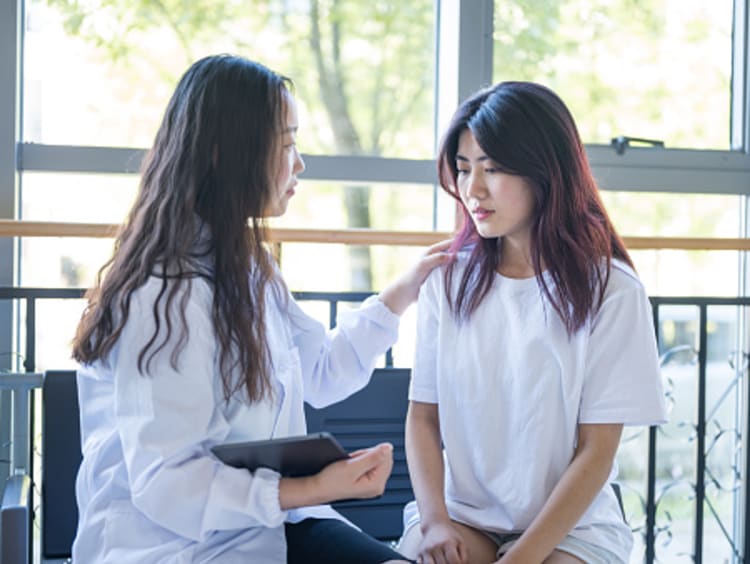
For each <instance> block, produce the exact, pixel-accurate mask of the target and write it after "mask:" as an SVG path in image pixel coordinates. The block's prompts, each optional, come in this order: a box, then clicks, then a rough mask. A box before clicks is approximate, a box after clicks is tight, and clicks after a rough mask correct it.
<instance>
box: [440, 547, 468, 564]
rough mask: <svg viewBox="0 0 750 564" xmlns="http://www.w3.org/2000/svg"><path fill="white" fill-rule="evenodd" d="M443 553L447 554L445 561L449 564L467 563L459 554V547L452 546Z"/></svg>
mask: <svg viewBox="0 0 750 564" xmlns="http://www.w3.org/2000/svg"><path fill="white" fill-rule="evenodd" d="M443 552H444V553H445V560H446V561H447V562H449V564H464V562H465V561H464V559H463V558H462V557H461V555H460V554H459V552H458V546H456V545H454V544H450V545H448V546H446V547H445V548H444V549H443Z"/></svg>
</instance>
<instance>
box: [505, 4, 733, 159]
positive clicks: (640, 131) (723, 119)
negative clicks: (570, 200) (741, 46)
mask: <svg viewBox="0 0 750 564" xmlns="http://www.w3.org/2000/svg"><path fill="white" fill-rule="evenodd" d="M733 6H734V3H733V2H732V0H719V1H716V2H710V3H709V2H704V1H703V0H644V1H634V0H585V1H584V0H563V1H557V0H543V1H536V0H495V31H494V66H493V78H494V80H496V81H499V80H533V81H536V82H541V83H543V84H546V85H548V86H550V87H551V88H552V89H553V90H555V91H556V92H557V93H558V94H560V95H561V97H562V98H563V99H564V100H565V101H566V103H567V104H568V106H569V107H570V109H571V111H572V113H573V115H574V116H575V117H576V120H577V122H578V126H579V128H580V131H581V137H582V138H583V139H584V141H585V142H587V143H601V144H609V143H610V140H611V139H612V138H613V137H617V136H620V135H625V136H631V137H641V138H649V139H655V140H660V141H663V142H664V143H665V146H666V147H672V148H675V147H678V148H688V147H689V148H695V149H722V150H727V149H730V148H737V147H730V134H731V132H730V108H731V80H732V32H733V9H734V8H733Z"/></svg>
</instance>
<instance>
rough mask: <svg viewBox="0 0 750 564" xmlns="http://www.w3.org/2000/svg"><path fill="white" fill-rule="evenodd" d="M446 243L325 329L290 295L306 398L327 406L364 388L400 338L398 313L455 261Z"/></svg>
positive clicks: (292, 322)
mask: <svg viewBox="0 0 750 564" xmlns="http://www.w3.org/2000/svg"><path fill="white" fill-rule="evenodd" d="M447 246H448V242H443V243H439V244H437V245H433V246H432V247H430V248H429V249H428V251H427V253H426V254H425V255H424V256H423V257H422V259H420V260H419V262H418V263H417V264H416V265H415V266H414V267H412V268H411V269H409V271H407V272H406V273H405V274H404V275H403V276H402V277H400V278H399V279H398V280H396V281H395V282H394V283H393V284H391V285H389V286H388V287H387V288H385V289H384V290H383V292H381V294H380V295H379V296H372V297H370V298H368V299H367V300H366V301H365V302H364V303H363V304H362V306H361V307H360V308H359V309H356V310H353V311H344V312H342V313H341V314H340V315H339V317H338V320H337V321H338V322H337V326H336V328H335V329H333V330H331V331H326V330H325V328H324V327H323V325H322V324H320V323H319V322H318V321H316V320H314V319H312V318H310V317H309V316H307V315H306V314H305V313H304V312H303V311H302V309H301V308H300V307H299V306H298V305H297V304H296V303H295V302H294V300H293V299H292V298H291V296H290V297H289V306H288V313H289V319H290V327H291V329H292V339H293V341H294V345H295V346H296V347H297V349H298V351H299V355H300V360H301V368H302V376H303V381H304V388H305V401H307V402H308V403H309V404H310V405H312V406H313V407H323V406H326V405H329V404H331V403H334V402H336V401H340V400H342V399H344V398H346V397H348V396H349V395H351V394H352V393H354V392H356V391H357V390H359V389H361V388H362V387H363V386H365V385H366V384H367V382H368V380H369V378H370V374H371V373H372V370H373V368H374V367H375V362H376V361H377V359H378V357H379V356H380V355H382V354H384V353H385V351H387V350H388V348H389V347H391V346H392V345H393V344H394V343H395V342H396V339H397V338H398V326H399V317H398V316H399V315H400V314H401V313H403V311H404V310H405V309H406V307H407V306H408V305H409V304H411V303H412V302H413V301H414V300H415V299H416V298H417V294H418V292H419V288H420V286H421V285H422V283H423V282H424V280H425V278H426V277H427V276H428V274H429V273H430V272H431V271H432V270H433V269H434V268H435V267H437V266H438V265H440V264H444V263H445V262H447V261H448V260H450V259H451V256H452V255H448V254H447V253H445V252H443V251H444V250H445V249H446V248H447Z"/></svg>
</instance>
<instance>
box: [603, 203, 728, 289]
mask: <svg viewBox="0 0 750 564" xmlns="http://www.w3.org/2000/svg"><path fill="white" fill-rule="evenodd" d="M601 196H602V199H603V200H604V204H605V206H606V207H607V210H608V212H609V214H610V216H611V219H612V222H613V223H614V224H615V227H616V228H617V231H618V232H619V233H620V235H622V236H623V237H626V236H640V237H706V238H711V237H739V236H740V212H739V210H740V208H741V201H740V198H739V196H720V195H703V194H655V193H647V192H615V191H609V190H604V191H602V192H601ZM630 255H631V258H632V259H633V262H634V263H635V267H636V269H637V271H638V274H639V276H640V278H641V280H642V281H643V283H644V285H645V287H646V291H647V292H648V293H649V295H651V296H736V295H738V294H737V292H738V291H739V288H738V280H739V253H738V252H737V251H679V250H660V251H654V250H631V251H630ZM707 273H711V275H710V276H708V275H707Z"/></svg>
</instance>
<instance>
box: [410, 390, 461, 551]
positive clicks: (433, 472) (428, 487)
mask: <svg viewBox="0 0 750 564" xmlns="http://www.w3.org/2000/svg"><path fill="white" fill-rule="evenodd" d="M406 456H407V461H408V464H409V475H410V476H411V481H412V487H413V489H414V496H415V497H416V500H417V505H418V506H419V514H420V518H421V521H420V527H421V530H422V543H421V545H420V547H419V553H420V556H422V558H425V557H429V558H430V561H434V562H444V561H446V562H465V561H466V546H465V543H464V540H463V538H462V537H461V535H460V533H459V531H458V530H457V529H456V528H455V527H454V526H453V523H452V521H451V518H450V516H449V515H448V509H447V507H446V504H445V494H444V479H445V467H444V463H443V454H442V448H441V442H440V420H439V417H438V406H437V404H434V403H422V402H416V401H411V402H409V412H408V414H407V416H406Z"/></svg>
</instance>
